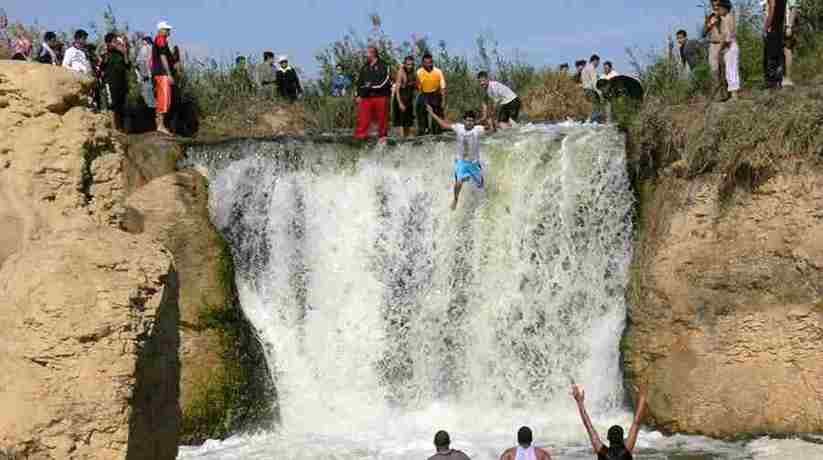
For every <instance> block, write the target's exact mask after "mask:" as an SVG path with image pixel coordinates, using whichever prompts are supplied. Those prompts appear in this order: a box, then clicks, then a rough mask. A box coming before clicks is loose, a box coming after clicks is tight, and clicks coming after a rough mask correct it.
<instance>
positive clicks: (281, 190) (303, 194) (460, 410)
mask: <svg viewBox="0 0 823 460" xmlns="http://www.w3.org/2000/svg"><path fill="white" fill-rule="evenodd" d="M623 146H624V140H623V138H622V136H621V135H620V134H618V133H617V132H616V131H615V130H613V129H611V128H604V127H592V126H575V125H569V126H530V127H526V128H523V129H521V130H520V131H519V132H516V133H508V134H505V135H502V136H500V137H494V138H491V139H488V140H486V141H485V142H484V145H483V150H484V156H485V158H486V165H485V174H486V177H487V184H486V190H485V191H478V190H476V189H475V188H474V186H473V185H467V187H464V194H463V196H462V197H461V204H460V207H459V209H458V211H457V212H451V211H450V210H449V203H450V201H451V191H450V188H451V183H452V182H451V174H452V161H453V149H454V145H453V144H451V143H448V142H439V143H423V144H421V145H414V146H412V145H403V146H398V147H396V148H388V149H383V150H378V151H375V152H370V153H368V154H362V155H361V154H360V153H358V152H354V151H352V150H351V149H348V148H344V147H340V146H331V145H304V144H302V145H301V144H292V145H280V144H271V143H270V144H265V143H263V144H261V143H249V144H245V145H240V146H233V147H227V148H229V149H231V150H232V151H230V152H227V156H230V157H231V158H232V160H231V161H228V160H227V161H217V162H211V163H209V162H204V164H205V165H206V166H208V167H209V174H210V176H211V177H210V179H211V188H210V191H211V204H212V215H213V220H214V222H215V224H216V225H217V227H218V228H219V229H220V230H221V231H222V232H223V234H224V235H226V237H227V238H228V239H229V241H230V243H231V245H232V249H233V252H234V256H235V261H236V265H237V268H238V270H237V276H238V279H237V283H238V289H239V293H240V300H241V303H242V306H243V310H244V312H245V313H246V315H247V317H248V318H249V319H250V321H251V322H252V324H253V325H254V326H255V328H257V330H258V332H259V336H260V339H261V341H262V343H263V344H264V346H265V349H266V352H267V357H268V365H269V369H270V370H271V373H272V375H273V378H274V385H275V387H276V389H277V394H278V398H277V401H272V404H273V405H275V406H276V408H277V410H278V412H279V414H280V420H279V422H278V423H277V424H275V425H274V426H272V427H271V429H270V430H269V432H268V433H266V434H260V435H256V436H238V437H235V438H232V439H229V440H226V441H223V442H216V441H211V442H208V443H207V444H205V445H204V446H201V447H198V448H184V449H183V450H182V452H181V455H180V458H181V459H241V458H242V459H282V460H291V459H295V460H296V459H321V458H323V459H327V458H333V459H341V460H343V459H345V460H349V459H397V460H400V459H420V458H425V457H427V456H428V455H431V453H432V445H431V443H432V437H433V435H434V433H435V431H437V430H440V429H446V430H448V431H449V432H450V433H451V434H452V439H453V440H454V447H455V448H459V449H462V450H464V451H466V452H467V453H469V454H471V455H472V458H476V459H496V458H498V457H499V455H500V453H501V451H502V449H503V448H505V447H507V446H510V445H512V444H513V443H514V433H515V431H516V430H517V428H518V427H519V426H521V425H529V426H531V427H533V429H534V430H535V434H536V441H537V443H538V444H540V445H545V446H548V447H549V448H550V449H551V450H552V452H553V453H554V454H555V457H556V458H591V456H592V455H591V453H590V450H589V448H587V447H586V445H587V439H586V437H585V431H584V430H583V428H582V426H581V425H580V422H579V419H578V416H577V412H576V408H575V405H574V403H573V401H572V400H571V398H570V396H569V391H568V390H569V385H570V382H571V381H575V382H579V383H581V384H582V385H583V386H584V387H585V388H586V391H587V405H588V407H589V410H590V412H592V414H593V418H594V419H595V422H596V425H597V426H598V428H600V429H601V430H605V429H606V428H607V427H608V426H609V425H611V424H613V423H620V424H623V425H628V424H629V422H630V414H628V413H627V412H626V410H625V408H624V407H625V402H624V401H623V388H622V376H621V373H620V368H619V361H620V360H619V340H620V336H621V334H622V331H623V327H624V319H625V316H626V305H625V301H624V289H625V286H626V283H627V278H628V267H629V262H630V259H631V229H632V224H631V209H632V195H631V192H630V188H629V184H628V179H627V177H626V172H625V164H624V157H625V152H624V147H623ZM204 153H206V154H208V155H211V156H212V157H214V153H215V152H214V151H212V152H204ZM195 161H197V158H195ZM640 444H641V447H642V448H643V449H644V452H645V453H646V454H647V455H648V456H647V457H644V458H715V457H712V456H711V455H714V454H711V453H710V452H709V451H712V452H715V453H716V454H717V455H723V456H722V457H717V458H753V457H752V455H753V453H752V452H753V451H750V450H749V449H748V447H746V446H742V445H735V444H723V443H718V442H715V441H711V440H704V439H702V438H682V437H681V438H678V437H675V438H663V437H662V436H659V435H657V434H654V433H651V434H644V435H643V437H642V438H641V441H640ZM755 447H756V446H755ZM678 452H684V453H693V454H696V455H709V456H703V457H671V456H670V455H676V454H677V453H678ZM737 454H740V455H748V456H743V457H736V456H734V455H737ZM758 455H759V454H758ZM763 458H770V457H763Z"/></svg>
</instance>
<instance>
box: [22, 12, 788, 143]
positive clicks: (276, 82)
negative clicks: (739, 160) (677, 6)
mask: <svg viewBox="0 0 823 460" xmlns="http://www.w3.org/2000/svg"><path fill="white" fill-rule="evenodd" d="M762 4H763V7H764V9H765V18H766V19H765V24H764V31H765V46H764V49H765V56H764V74H765V81H766V82H767V86H768V87H769V88H780V87H785V86H792V85H793V82H792V80H791V78H790V71H791V65H792V57H793V48H794V44H795V42H796V40H795V38H794V34H793V25H794V22H795V19H796V18H797V16H798V9H799V0H762ZM737 22H738V18H737V15H736V14H735V11H734V8H733V5H732V2H731V1H730V0H713V1H712V11H711V14H709V15H708V16H707V17H706V21H705V26H704V29H703V35H704V37H703V40H694V39H690V38H689V36H688V33H687V32H686V31H685V30H679V31H678V32H677V34H676V42H674V41H671V40H670V45H669V51H670V58H671V59H672V61H673V62H675V63H676V65H677V66H679V68H680V69H681V72H682V75H683V76H684V77H688V76H689V75H691V74H692V73H693V71H694V70H695V69H696V68H697V67H698V66H699V65H700V64H701V62H702V59H704V58H703V57H702V56H703V54H704V53H703V50H706V51H707V54H708V59H707V60H708V64H709V67H710V69H711V74H712V77H713V79H714V80H715V82H716V83H717V84H716V88H718V90H723V93H724V94H725V95H726V96H725V97H724V100H725V99H737V98H738V93H739V90H740V88H741V76H740V71H739V70H740V64H739V60H740V47H739V46H738V43H737ZM171 31H172V27H171V25H170V24H169V23H167V22H165V21H161V22H160V23H158V24H157V33H156V35H155V36H154V37H139V39H138V40H137V41H138V43H137V44H136V46H138V47H139V49H138V50H137V53H136V54H135V56H136V58H135V61H136V62H131V57H130V56H131V54H130V53H129V48H130V44H129V40H128V38H127V37H126V36H124V35H118V34H114V33H110V34H107V35H106V37H105V40H104V45H103V48H102V49H100V50H96V49H94V47H92V46H89V44H88V43H87V40H88V33H87V32H86V31H84V30H78V31H76V32H75V34H74V36H73V41H72V42H71V43H70V44H69V45H68V47H65V45H64V44H62V43H61V42H60V40H58V36H57V34H55V33H54V32H46V33H45V34H44V36H43V41H42V43H41V44H40V46H39V51H38V52H37V54H36V56H33V55H32V54H33V46H32V43H31V42H30V41H28V40H27V39H25V38H23V37H18V38H16V39H15V40H14V41H13V42H12V43H11V45H12V49H13V59H17V60H30V61H36V62H41V63H44V64H51V65H62V66H63V67H66V68H68V69H71V70H73V71H76V72H79V73H83V74H87V75H90V76H93V77H95V78H97V80H98V81H99V82H100V85H98V86H99V91H98V92H97V94H96V95H95V96H94V99H95V102H96V103H97V105H99V106H100V107H101V108H106V109H109V110H111V112H112V113H113V120H114V123H115V126H117V127H120V128H122V125H123V121H122V118H123V110H124V108H125V104H126V95H127V94H128V85H129V83H128V82H129V76H128V72H131V71H134V72H135V74H136V77H137V81H138V82H139V83H138V84H139V85H140V94H141V97H142V99H143V101H144V102H145V105H146V106H147V107H149V108H150V110H153V111H154V112H155V120H156V126H157V130H158V131H160V132H162V133H166V134H168V133H169V130H168V129H167V127H166V121H167V120H166V119H167V116H168V113H169V112H170V110H171V107H172V105H174V101H175V96H176V79H177V77H178V74H179V72H180V70H181V61H180V54H179V50H178V49H177V48H176V47H174V48H172V47H171V46H170V45H169V36H170V35H171ZM706 44H707V46H706ZM367 53H368V55H367V58H366V63H365V65H364V66H363V67H362V68H361V69H359V72H357V74H356V78H354V79H352V78H350V77H349V76H348V75H347V74H346V73H345V72H344V69H343V67H342V66H341V65H339V64H338V65H337V66H336V68H335V75H334V77H333V79H332V82H331V95H332V96H337V97H348V96H353V97H354V98H355V101H356V105H357V126H356V129H355V132H354V137H355V138H357V139H366V138H368V137H369V135H370V133H371V132H372V131H373V130H375V127H376V134H377V137H378V138H379V139H381V140H384V139H385V138H386V137H387V136H388V134H389V125H390V124H392V125H393V126H394V127H395V128H397V129H398V132H399V134H400V135H402V136H404V137H405V136H410V135H412V134H416V135H418V136H422V135H428V134H440V133H441V132H442V130H443V128H442V124H441V123H439V122H438V121H437V119H436V118H435V117H433V116H432V115H430V110H429V108H431V109H432V110H431V113H433V115H435V116H437V117H440V118H441V119H442V117H444V114H445V109H446V107H447V97H448V91H447V84H446V77H447V76H446V75H445V73H444V72H443V71H442V70H441V69H439V68H437V67H435V66H434V60H433V58H432V56H431V55H430V54H425V55H424V56H422V59H421V60H420V62H419V63H418V62H417V60H416V58H415V56H407V57H406V58H405V59H404V60H403V62H402V64H401V65H400V66H398V68H397V70H396V71H393V70H392V69H390V67H389V65H388V64H387V63H384V62H383V61H382V60H381V59H380V57H379V53H378V50H377V48H375V47H369V48H368V51H367ZM262 57H263V59H262V61H261V62H260V63H259V64H257V65H256V66H254V67H253V68H249V64H248V62H247V59H246V58H245V57H243V56H241V57H238V58H237V60H236V63H235V68H234V70H233V74H234V75H235V76H236V77H237V80H238V81H240V82H242V83H243V84H244V85H245V86H247V87H248V88H249V89H250V90H251V89H255V88H256V89H258V90H262V91H272V92H273V93H275V94H277V95H278V96H279V97H280V98H282V99H283V100H285V101H288V102H295V101H297V100H298V99H300V98H301V97H302V96H303V93H304V92H303V87H302V85H301V82H300V77H299V75H298V72H297V71H296V70H295V69H294V68H293V67H292V66H291V65H290V64H289V58H288V56H285V55H282V56H279V57H277V58H276V59H275V55H274V53H273V52H271V51H266V52H264V53H263V56H262ZM600 64H601V59H600V57H599V56H598V55H597V54H594V55H592V56H591V57H590V58H588V59H585V60H578V61H577V62H575V68H576V73H575V74H574V75H573V78H574V79H575V81H576V82H577V83H578V85H579V86H580V87H581V88H582V90H583V91H584V93H585V94H586V96H587V97H588V98H589V99H590V100H591V102H592V104H593V111H592V114H591V117H590V119H589V121H592V122H608V121H609V120H610V105H609V103H608V100H607V99H608V95H607V94H606V90H607V89H608V88H609V86H608V84H607V82H609V81H612V80H614V79H616V78H618V77H621V75H620V74H619V73H618V72H617V70H616V69H615V68H614V65H613V64H612V62H610V61H605V62H603V69H602V73H600V72H599V68H600ZM560 71H561V72H563V73H565V72H568V71H569V66H568V64H563V65H561V66H560ZM621 78H625V77H621ZM353 80H354V81H353ZM477 81H478V85H479V87H480V89H482V91H483V93H484V95H485V102H484V103H483V104H482V108H481V110H479V111H478V112H477V114H476V115H477V117H476V118H477V120H476V122H477V124H478V125H483V126H485V127H486V128H487V129H490V130H492V131H494V130H496V129H497V128H507V127H510V126H513V125H515V124H517V122H518V118H519V115H520V110H521V106H522V102H521V99H520V97H519V96H518V95H517V93H516V92H515V91H514V90H513V89H512V88H510V87H508V86H506V85H505V84H504V83H501V82H499V81H496V80H494V79H492V78H490V76H489V74H488V72H485V71H483V72H479V73H478V74H477Z"/></svg>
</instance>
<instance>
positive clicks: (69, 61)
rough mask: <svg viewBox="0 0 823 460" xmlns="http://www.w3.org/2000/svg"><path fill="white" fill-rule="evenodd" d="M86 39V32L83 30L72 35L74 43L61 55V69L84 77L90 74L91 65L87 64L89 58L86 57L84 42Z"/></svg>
mask: <svg viewBox="0 0 823 460" xmlns="http://www.w3.org/2000/svg"><path fill="white" fill-rule="evenodd" d="M88 38H89V34H88V32H86V31H85V30H83V29H80V30H78V31H77V32H75V33H74V43H72V45H71V46H70V47H69V49H67V50H66V54H65V55H63V67H65V68H67V69H69V70H73V71H75V72H79V73H82V74H84V75H91V74H92V69H91V63H89V58H88V56H86V40H87V39H88Z"/></svg>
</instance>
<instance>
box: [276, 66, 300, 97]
mask: <svg viewBox="0 0 823 460" xmlns="http://www.w3.org/2000/svg"><path fill="white" fill-rule="evenodd" d="M277 61H278V63H280V67H278V69H277V76H276V79H277V94H279V95H280V97H282V98H284V99H286V100H288V101H289V102H294V101H296V100H297V98H298V96H300V95H301V94H303V87H302V86H300V78H299V77H298V76H297V71H296V70H294V69H293V68H292V67H291V66H290V65H289V58H288V57H286V56H280V59H278V60H277Z"/></svg>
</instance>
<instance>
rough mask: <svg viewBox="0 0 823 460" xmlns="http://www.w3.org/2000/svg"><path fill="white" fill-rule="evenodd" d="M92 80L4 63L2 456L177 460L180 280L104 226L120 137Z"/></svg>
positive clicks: (113, 193) (143, 248)
mask: <svg viewBox="0 0 823 460" xmlns="http://www.w3.org/2000/svg"><path fill="white" fill-rule="evenodd" d="M89 87H90V82H89V81H87V80H83V79H82V78H80V77H78V76H76V75H74V74H72V73H71V72H69V71H66V70H64V69H61V68H54V67H51V66H43V65H38V64H26V63H17V62H0V132H3V133H4V135H3V138H2V141H0V234H2V237H0V328H2V330H3V334H2V335H0V349H2V350H3V353H2V354H0V369H2V371H3V372H2V373H1V374H0V405H2V407H3V410H2V411H0V449H2V450H3V451H5V452H13V453H17V454H20V455H22V456H24V457H26V458H32V459H60V460H63V459H98V458H99V459H116V458H120V459H122V458H129V459H173V458H175V457H176V454H177V438H178V432H179V426H180V410H179V407H178V393H179V388H178V385H179V358H178V353H179V351H178V350H179V333H178V330H177V321H178V316H179V311H178V302H177V299H178V296H179V293H178V289H179V288H178V283H177V273H176V271H175V268H174V263H173V259H172V257H171V254H170V253H169V251H168V250H167V249H165V248H163V247H162V246H161V245H160V244H158V243H156V242H154V241H152V240H151V239H150V238H148V237H146V236H135V235H129V234H128V233H125V232H123V231H121V230H119V229H117V228H116V227H115V226H114V225H111V224H116V223H117V221H118V220H119V219H120V215H121V214H122V203H123V199H124V194H123V193H124V180H123V178H122V174H121V164H122V148H121V147H120V145H121V140H122V139H120V138H118V136H117V135H116V134H115V133H114V132H113V131H112V130H111V129H110V126H108V124H109V118H108V117H106V116H104V115H97V114H94V113H92V112H90V111H89V110H87V109H85V108H83V107H82V104H83V101H84V99H85V98H86V94H87V93H88V89H89Z"/></svg>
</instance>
